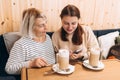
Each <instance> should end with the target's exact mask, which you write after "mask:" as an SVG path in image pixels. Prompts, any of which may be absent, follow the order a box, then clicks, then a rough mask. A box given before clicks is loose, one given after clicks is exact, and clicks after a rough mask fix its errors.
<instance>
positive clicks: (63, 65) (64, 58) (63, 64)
mask: <svg viewBox="0 0 120 80" xmlns="http://www.w3.org/2000/svg"><path fill="white" fill-rule="evenodd" d="M57 58H58V59H57V60H58V61H57V62H58V64H59V69H61V70H65V69H68V67H69V51H68V50H66V49H60V50H59V53H58V54H57Z"/></svg>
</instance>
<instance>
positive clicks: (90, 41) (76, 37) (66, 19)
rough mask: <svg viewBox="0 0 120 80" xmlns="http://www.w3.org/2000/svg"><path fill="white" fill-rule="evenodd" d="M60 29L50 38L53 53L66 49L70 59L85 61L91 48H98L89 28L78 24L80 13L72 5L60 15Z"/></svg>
mask: <svg viewBox="0 0 120 80" xmlns="http://www.w3.org/2000/svg"><path fill="white" fill-rule="evenodd" d="M60 18H61V22H62V27H61V28H60V29H59V30H58V31H56V32H54V34H53V36H52V41H53V45H54V48H55V51H56V52H58V50H59V49H63V48H64V49H68V50H69V51H70V59H72V60H75V59H80V58H82V59H87V58H88V57H89V51H90V49H91V48H94V49H97V50H98V48H99V45H98V42H97V39H96V37H95V35H94V33H93V31H92V30H91V28H90V27H89V26H81V25H80V24H79V19H80V11H79V9H78V8H77V7H76V6H74V5H67V6H66V7H64V8H63V10H62V12H61V14H60Z"/></svg>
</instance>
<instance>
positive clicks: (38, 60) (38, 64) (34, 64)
mask: <svg viewBox="0 0 120 80" xmlns="http://www.w3.org/2000/svg"><path fill="white" fill-rule="evenodd" d="M47 65H48V63H47V62H46V61H45V60H44V59H43V58H36V59H34V60H32V61H30V63H29V66H30V67H44V66H47Z"/></svg>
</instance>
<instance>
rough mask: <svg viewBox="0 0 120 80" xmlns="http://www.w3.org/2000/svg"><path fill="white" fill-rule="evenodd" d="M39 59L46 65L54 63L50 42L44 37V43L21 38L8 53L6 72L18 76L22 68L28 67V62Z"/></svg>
mask: <svg viewBox="0 0 120 80" xmlns="http://www.w3.org/2000/svg"><path fill="white" fill-rule="evenodd" d="M37 57H41V58H43V59H45V60H46V61H47V62H48V64H54V63H55V54H54V49H53V45H52V41H51V39H50V37H49V36H48V35H46V41H44V42H36V41H34V40H32V39H31V38H29V37H21V39H19V40H18V41H16V42H15V44H14V46H13V48H12V49H11V51H10V56H9V58H8V61H7V64H6V67H5V69H6V72H7V73H9V74H20V72H21V69H22V68H23V67H26V68H27V67H28V66H29V61H30V60H32V59H35V58H37Z"/></svg>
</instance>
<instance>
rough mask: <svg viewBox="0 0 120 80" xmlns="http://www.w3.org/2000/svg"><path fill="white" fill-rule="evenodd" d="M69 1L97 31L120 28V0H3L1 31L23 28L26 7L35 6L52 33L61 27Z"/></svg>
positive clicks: (0, 13)
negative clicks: (61, 13) (46, 20)
mask: <svg viewBox="0 0 120 80" xmlns="http://www.w3.org/2000/svg"><path fill="white" fill-rule="evenodd" d="M67 4H73V5H75V6H77V7H78V8H79V9H80V12H81V19H80V24H81V25H87V26H90V27H91V28H92V29H93V30H104V29H117V28H120V9H119V7H120V0H0V34H3V33H6V32H15V31H19V28H20V24H21V16H22V12H23V10H24V9H27V8H30V7H34V8H37V9H39V10H40V11H42V12H43V13H44V14H45V15H46V16H47V19H48V24H47V25H48V32H52V31H56V30H58V29H59V28H60V27H61V22H60V17H59V15H60V12H61V10H62V8H63V7H65V6H66V5H67Z"/></svg>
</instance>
